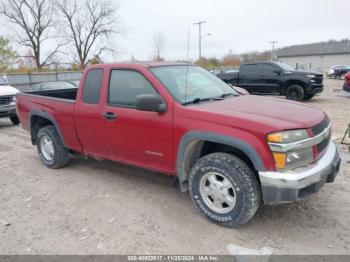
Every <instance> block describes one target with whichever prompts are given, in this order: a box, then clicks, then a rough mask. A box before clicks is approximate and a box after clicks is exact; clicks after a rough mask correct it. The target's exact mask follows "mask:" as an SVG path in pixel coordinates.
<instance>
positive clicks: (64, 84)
mask: <svg viewBox="0 0 350 262" xmlns="http://www.w3.org/2000/svg"><path fill="white" fill-rule="evenodd" d="M72 88H78V86H77V84H76V83H74V82H73V81H72V82H68V81H58V82H43V83H39V84H33V85H32V88H31V90H32V91H33V92H38V91H45V90H59V89H72Z"/></svg>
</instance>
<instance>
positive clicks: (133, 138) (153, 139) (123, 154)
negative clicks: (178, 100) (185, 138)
mask: <svg viewBox="0 0 350 262" xmlns="http://www.w3.org/2000/svg"><path fill="white" fill-rule="evenodd" d="M142 94H152V95H157V96H160V94H159V93H158V92H157V90H156V89H155V88H154V87H153V86H152V84H151V83H150V82H149V81H148V80H147V79H146V77H145V76H144V75H143V74H141V73H140V72H138V71H134V70H124V69H113V70H112V71H111V73H110V79H109V89H108V94H107V96H108V101H107V103H106V106H105V109H104V113H103V115H105V116H106V117H105V118H106V119H105V123H104V131H103V134H104V137H105V139H106V140H107V141H108V143H107V148H108V152H109V155H110V157H111V158H113V159H116V160H121V161H123V162H127V163H132V164H136V165H139V166H141V167H150V168H154V167H156V168H157V169H160V170H163V171H166V172H169V171H171V170H173V168H174V163H173V159H172V152H173V132H172V130H173V128H172V107H171V106H170V105H168V109H167V111H166V112H164V113H157V112H146V111H139V110H137V109H136V107H135V100H136V97H137V96H138V95H142ZM111 116H113V117H111Z"/></svg>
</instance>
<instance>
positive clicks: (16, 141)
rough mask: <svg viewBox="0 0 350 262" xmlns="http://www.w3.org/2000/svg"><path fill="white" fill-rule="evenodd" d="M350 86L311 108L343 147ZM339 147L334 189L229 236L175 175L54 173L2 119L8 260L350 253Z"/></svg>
mask: <svg viewBox="0 0 350 262" xmlns="http://www.w3.org/2000/svg"><path fill="white" fill-rule="evenodd" d="M341 85H342V83H341V81H339V80H327V82H326V89H327V90H326V91H325V92H324V93H323V94H322V95H321V96H318V97H316V98H314V99H313V100H312V101H311V102H309V103H310V104H313V105H315V106H317V107H319V108H321V109H323V110H325V111H326V112H327V113H328V114H329V116H330V118H331V120H332V122H333V139H335V140H336V141H337V142H338V145H339V141H340V138H341V136H342V135H343V133H344V131H345V129H346V125H347V123H348V122H350V94H345V93H343V92H342V91H341ZM339 149H340V153H341V155H342V159H343V162H342V166H341V171H340V175H339V176H338V177H337V179H336V181H335V183H333V184H327V185H326V186H325V187H324V188H323V189H322V190H321V192H319V193H318V194H315V195H313V196H311V197H309V198H308V199H307V200H305V201H303V202H300V203H295V204H290V205H281V206H275V207H268V206H266V207H263V208H262V209H261V210H260V211H259V213H258V214H257V216H256V217H255V218H254V219H253V221H252V222H250V223H249V224H247V225H245V226H243V227H242V228H240V229H228V228H224V227H220V226H217V225H214V224H211V223H210V222H208V221H207V220H206V219H204V218H203V217H202V216H200V215H199V214H198V213H197V211H196V209H195V208H194V206H193V205H192V203H191V200H190V197H189V195H187V194H182V193H181V192H180V191H179V190H178V189H177V188H176V187H175V186H174V182H175V180H174V178H172V177H167V176H164V175H161V174H155V173H152V172H148V171H144V170H140V169H136V168H131V167H128V166H124V165H120V164H116V163H112V162H108V161H96V160H93V159H83V158H74V159H72V161H71V163H70V165H69V166H68V167H66V168H63V169H60V170H50V169H47V168H46V167H44V165H43V164H42V163H41V162H40V161H39V158H38V155H37V152H36V149H35V148H34V147H33V146H32V145H31V143H30V139H29V135H28V133H26V132H25V131H23V130H22V129H21V128H20V127H13V126H11V124H10V122H9V121H7V120H5V119H2V120H0V253H1V254H135V253H136V254H229V250H232V247H233V246H232V245H238V246H242V247H246V248H251V249H261V248H263V247H269V248H270V249H272V250H273V252H274V253H275V254H350V177H349V174H350V167H349V163H350V154H349V151H348V147H346V146H341V145H339ZM2 220H4V221H2ZM5 221H7V222H9V223H11V224H10V225H7V226H5V225H4V223H3V222H5ZM230 245H231V246H230Z"/></svg>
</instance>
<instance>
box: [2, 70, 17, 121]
mask: <svg viewBox="0 0 350 262" xmlns="http://www.w3.org/2000/svg"><path fill="white" fill-rule="evenodd" d="M18 93H19V91H18V90H17V89H16V88H14V87H12V86H9V85H7V83H6V81H5V79H3V78H2V77H1V76H0V118H3V117H9V118H10V120H11V122H12V123H13V124H14V125H18V124H19V119H18V117H17V114H16V94H18Z"/></svg>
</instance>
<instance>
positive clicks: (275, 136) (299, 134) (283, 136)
mask: <svg viewBox="0 0 350 262" xmlns="http://www.w3.org/2000/svg"><path fill="white" fill-rule="evenodd" d="M308 138H309V135H308V134H307V131H306V130H305V129H300V130H292V131H285V132H278V133H272V134H269V135H268V136H267V141H268V142H272V143H292V142H296V141H300V140H304V139H308Z"/></svg>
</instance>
